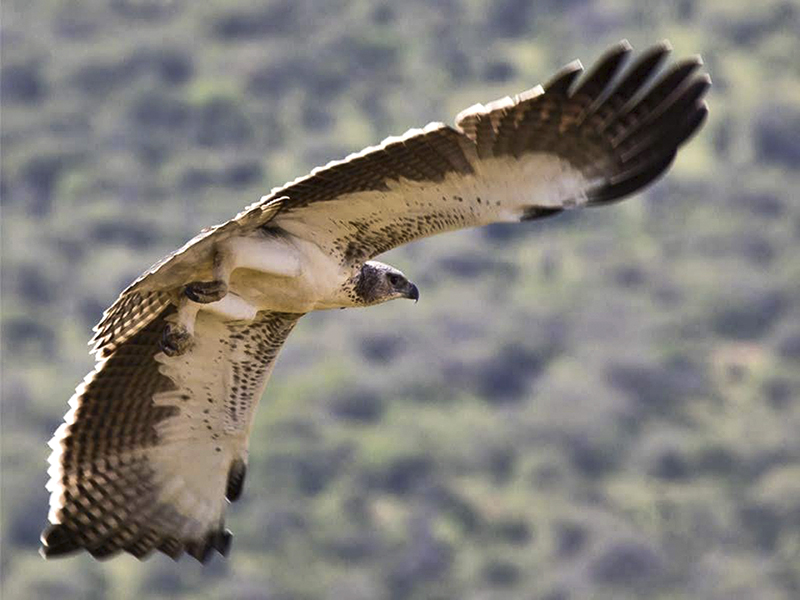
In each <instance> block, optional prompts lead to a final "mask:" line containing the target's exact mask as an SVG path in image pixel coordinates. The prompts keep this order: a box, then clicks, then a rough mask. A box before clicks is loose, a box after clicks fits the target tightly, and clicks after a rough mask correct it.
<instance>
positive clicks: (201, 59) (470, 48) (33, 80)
mask: <svg viewBox="0 0 800 600" xmlns="http://www.w3.org/2000/svg"><path fill="white" fill-rule="evenodd" d="M798 31H800V6H798V4H797V2H796V1H794V0H765V1H764V2H758V3H752V2H744V1H742V0H734V1H728V0H709V1H701V0H678V1H675V2H651V1H648V2H631V1H629V0H602V1H601V0H597V1H581V0H570V1H568V2H555V1H554V0H542V1H539V2H529V1H526V0H495V1H494V2H491V3H488V2H483V1H482V0H481V1H479V0H447V1H445V0H440V1H438V2H430V3H428V2H419V1H407V2H371V1H366V0H353V1H345V0H335V1H332V2H321V1H319V2H314V1H310V0H271V1H268V2H260V3H252V2H242V1H236V2H222V1H220V0H216V1H213V2H190V1H188V0H86V1H81V2H76V1H66V0H64V1H45V0H38V1H35V2H31V1H28V0H5V1H4V2H3V5H2V38H1V39H0V43H1V44H2V80H1V81H0V92H2V138H1V139H0V141H1V142H2V173H1V177H0V195H1V196H2V222H1V223H0V226H1V227H2V281H1V283H2V293H3V297H2V334H3V341H2V367H3V371H2V403H1V404H0V411H1V412H0V417H1V418H2V441H1V442H0V443H1V449H2V521H1V522H0V529H1V530H2V532H1V533H0V535H1V536H2V555H1V556H0V568H1V572H0V577H1V578H2V579H1V583H2V590H3V595H4V597H6V598H9V599H10V598H50V597H53V598H62V599H63V598H105V597H113V598H122V599H126V598H178V597H180V598H187V599H188V598H193V599H194V598H197V599H199V598H231V599H234V598H237V599H238V598H269V599H316V598H326V599H339V598H343V599H344V598H346V599H361V598H363V599H374V598H389V599H392V600H405V599H432V598H439V599H444V598H459V599H495V598H496V599H501V598H515V599H516V598H547V599H549V600H557V599H567V598H587V597H592V598H636V597H646V598H657V599H659V598H660V599H666V598H677V597H691V598H719V599H722V598H725V599H727V598H756V597H757V598H764V599H772V598H774V599H780V598H789V597H798V596H800V402H798V400H800V259H799V258H798V250H797V249H798V244H800V205H798V199H797V194H796V190H797V189H800V169H799V167H800V142H798V140H800V70H798V67H797V64H798V63H797V57H798V55H800V38H798V35H797V32H798ZM623 37H627V38H628V39H630V41H631V42H632V43H633V44H634V46H635V47H638V48H642V47H644V46H645V45H647V44H649V43H652V42H654V41H656V40H659V39H662V38H665V37H666V38H669V39H670V40H671V41H672V43H673V45H674V46H675V49H676V53H677V54H678V55H685V54H689V53H701V54H702V55H703V57H704V59H705V62H706V66H707V67H706V68H707V70H708V71H709V72H710V73H711V75H712V79H713V81H714V87H713V89H712V92H711V94H710V99H709V103H710V105H711V117H710V119H709V122H708V123H707V125H706V127H705V129H704V130H703V132H702V133H701V134H700V136H698V137H697V138H696V139H695V140H694V141H693V142H692V143H691V145H690V146H689V147H688V148H687V149H686V150H685V151H684V152H683V153H682V155H681V156H680V158H679V160H678V161H677V163H676V165H675V167H674V168H673V170H672V172H671V173H670V175H669V176H668V177H667V178H666V179H665V180H663V181H662V182H660V183H658V184H657V185H655V186H654V187H652V188H651V189H649V190H648V191H647V193H645V194H643V195H640V196H639V197H637V198H635V199H633V200H631V201H629V202H626V203H623V204H620V205H618V206H615V207H612V208H605V209H602V210H597V211H582V212H579V213H569V214H566V215H563V216H560V217H556V218H554V219H552V220H548V221H543V222H537V223H529V224H526V225H520V226H497V227H490V228H488V229H484V230H479V231H470V232H461V233H457V234H452V235H448V236H442V237H440V238H435V239H431V240H426V241H423V242H419V243H416V244H413V245H411V246H409V247H406V248H403V249H400V250H397V251H394V252H393V253H391V255H388V256H387V260H388V261H389V262H392V263H393V264H395V265H397V266H398V267H400V268H402V269H404V270H405V271H406V273H407V274H408V275H409V276H410V278H411V279H412V280H415V281H416V282H417V283H418V284H419V285H420V288H421V289H422V301H421V302H420V303H419V304H418V305H417V306H413V305H411V304H406V303H392V304H390V305H387V306H382V307H378V308H374V309H370V310H366V311H345V312H338V311H337V312H335V313H325V314H314V315H311V316H309V317H307V318H305V319H304V320H303V321H302V322H301V324H300V325H299V326H298V329H297V330H296V332H295V333H294V334H293V335H292V337H291V339H290V341H289V343H288V345H287V347H286V349H285V351H284V354H283V355H282V357H281V359H280V361H279V365H278V368H277V369H276V372H275V375H274V377H273V380H272V383H271V385H270V387H269V389H268V391H267V393H266V395H265V399H264V402H263V405H262V407H261V409H260V412H259V414H258V417H257V421H256V424H255V429H254V435H253V441H252V446H251V457H250V470H249V473H248V481H247V486H246V490H245V494H244V497H243V498H242V500H241V501H240V502H239V503H237V504H236V505H234V506H232V507H231V511H230V516H229V520H228V524H229V526H230V527H231V528H232V529H233V531H234V534H235V539H234V545H233V551H232V553H231V556H230V557H229V559H228V560H220V559H217V560H214V561H212V562H211V564H209V565H207V566H205V567H200V566H199V565H197V564H194V563H193V562H190V561H189V560H187V559H184V560H183V561H181V562H179V563H177V564H175V563H173V562H172V561H170V560H169V559H167V558H165V557H163V556H158V557H153V558H151V559H150V560H149V561H147V562H145V563H139V562H137V561H135V560H134V559H132V558H130V557H122V558H118V559H115V560H113V561H110V562H105V563H97V562H95V561H93V560H92V559H90V558H89V557H88V556H78V557H75V558H70V559H66V560H62V561H56V562H47V563H44V562H43V561H42V560H41V559H40V558H39V557H38V555H37V554H36V548H37V542H38V540H37V538H38V533H39V531H40V529H41V528H42V526H43V525H44V521H45V518H46V514H47V496H46V493H45V490H44V484H45V481H46V476H45V469H46V467H45V459H46V457H47V454H48V449H47V447H46V445H45V442H46V441H47V439H48V438H49V437H50V435H51V434H52V431H53V430H54V429H55V427H56V426H57V425H58V423H59V422H60V420H61V417H62V415H63V413H64V412H65V410H66V400H67V398H68V397H69V396H70V395H71V393H72V390H73V388H74V386H75V384H76V383H77V382H78V381H80V379H81V378H82V377H83V375H84V374H85V373H86V372H88V370H89V369H90V367H91V360H90V358H89V356H88V353H87V350H86V347H85V341H86V340H87V339H88V337H89V330H90V327H91V326H92V325H93V324H94V323H95V322H96V321H97V320H98V319H99V317H100V314H101V312H102V310H103V308H104V307H105V306H107V305H108V304H110V303H111V301H112V300H113V299H114V298H115V296H116V294H117V293H118V292H119V291H120V290H121V289H122V288H123V287H124V286H125V285H126V284H127V283H128V282H129V281H130V280H131V279H132V278H134V277H135V276H136V275H138V274H139V272H141V271H142V270H143V269H144V268H145V267H147V266H148V265H149V264H151V263H152V262H154V261H156V260H157V259H158V258H160V257H161V256H162V255H163V254H165V253H167V252H169V251H170V250H172V249H173V248H175V247H176V246H178V245H179V244H181V243H182V242H183V241H185V240H186V239H188V238H189V237H191V236H192V235H194V234H195V233H196V232H197V231H198V230H199V229H200V228H202V227H204V226H206V225H209V224H211V223H215V222H220V221H224V220H226V219H228V218H230V217H231V216H232V215H234V214H235V213H236V212H237V211H238V210H239V209H240V208H241V207H243V206H244V205H246V204H249V203H251V202H252V201H254V200H256V199H257V198H259V197H260V196H261V195H263V194H264V193H266V192H267V191H268V189H269V188H270V187H271V186H274V185H279V184H281V183H283V182H284V181H286V180H288V179H292V178H294V177H296V176H299V175H302V174H304V173H306V172H307V171H308V170H309V169H310V168H312V167H314V166H316V165H318V164H322V163H325V162H327V161H328V160H332V159H336V158H341V157H342V156H344V155H345V154H347V153H349V152H352V151H356V150H358V149H360V148H361V147H363V146H365V145H369V144H374V143H375V142H376V141H378V140H380V139H382V138H383V137H385V136H387V135H390V134H398V133H400V132H402V131H404V130H405V129H407V128H409V127H417V126H421V125H422V124H424V123H426V122H428V121H430V120H444V121H450V120H451V119H452V115H454V114H455V113H456V112H458V111H459V110H461V109H462V108H464V107H466V106H468V105H470V104H472V103H474V102H479V101H488V100H492V99H494V98H497V97H500V96H502V95H505V94H513V93H516V92H519V91H521V90H523V89H525V88H528V87H531V86H532V85H534V84H536V83H538V82H541V81H542V80H544V79H545V78H547V77H548V76H549V75H550V74H551V73H552V72H553V71H554V70H555V69H556V68H557V67H559V66H561V65H562V64H564V63H566V62H568V61H569V60H571V59H573V58H575V57H581V58H582V59H583V60H584V62H585V63H588V62H590V61H591V60H593V59H594V58H595V57H596V56H597V55H598V54H599V52H600V51H602V49H603V48H604V47H606V46H607V45H608V44H610V43H613V42H615V41H617V40H618V39H620V38H623Z"/></svg>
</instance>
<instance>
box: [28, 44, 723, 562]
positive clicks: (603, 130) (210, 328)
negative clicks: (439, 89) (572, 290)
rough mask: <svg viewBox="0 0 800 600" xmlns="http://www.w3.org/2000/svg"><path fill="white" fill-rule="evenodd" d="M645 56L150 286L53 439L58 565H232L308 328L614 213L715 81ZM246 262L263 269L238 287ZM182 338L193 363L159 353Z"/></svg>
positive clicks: (198, 241)
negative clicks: (296, 330) (312, 314)
mask: <svg viewBox="0 0 800 600" xmlns="http://www.w3.org/2000/svg"><path fill="white" fill-rule="evenodd" d="M630 50H631V48H630V45H629V44H628V43H627V42H621V43H619V44H617V45H615V46H614V47H612V48H611V49H609V51H608V52H607V53H606V54H605V55H604V56H603V57H601V59H600V60H599V61H598V62H597V64H596V65H595V67H594V68H593V69H592V70H591V71H590V72H589V73H588V74H586V75H584V76H583V77H581V76H580V75H581V73H582V67H581V66H580V63H578V62H575V63H571V64H570V65H567V66H566V67H565V68H564V69H562V70H561V71H559V72H558V73H557V74H556V75H555V76H554V77H553V78H552V79H551V80H550V81H549V82H548V83H547V84H546V85H545V86H543V87H539V86H537V87H536V88H533V89H531V90H528V91H527V92H523V93H522V94H519V95H518V96H515V97H514V98H508V97H507V98H503V99H501V100H497V101H495V102H492V103H490V104H488V105H485V106H484V105H475V106H473V107H470V108H468V109H466V110H465V111H463V112H462V113H460V114H459V115H458V117H457V118H456V125H455V127H454V128H453V127H449V126H446V125H443V124H441V123H432V124H430V125H428V126H427V127H425V128H424V129H420V130H411V131H409V132H407V133H406V134H405V135H403V136H401V137H399V138H389V139H387V140H385V141H384V142H383V143H382V144H381V145H379V146H376V147H372V148H367V149H365V150H363V151H362V152H359V153H357V154H353V155H351V156H349V157H347V158H346V159H344V160H343V161H337V162H332V163H330V164H328V165H327V166H325V167H322V168H318V169H315V170H314V171H312V172H311V174H309V175H308V176H305V177H302V178H299V179H297V180H295V181H293V182H291V183H289V184H287V185H285V186H283V187H281V188H276V189H274V190H272V192H271V193H270V194H268V195H267V196H264V197H263V198H262V199H261V200H259V201H258V202H256V203H254V204H252V205H250V206H249V207H247V208H246V209H245V210H244V211H242V212H241V213H240V214H239V215H237V216H236V217H235V218H234V219H232V220H231V221H228V222H227V223H224V224H222V225H218V226H215V227H212V228H209V229H206V230H204V231H203V232H202V233H200V234H199V235H198V236H197V237H195V238H194V239H192V240H191V241H189V242H188V243H187V244H186V245H184V246H183V247H182V248H181V249H179V250H177V251H176V252H174V253H173V254H171V255H169V256H167V257H165V258H164V259H163V260H161V261H159V263H157V264H156V265H154V266H153V267H152V268H151V269H149V270H148V271H146V272H145V273H144V274H143V275H142V276H141V277H140V278H139V279H137V280H136V281H135V282H134V283H133V284H131V286H129V287H128V288H127V289H126V290H125V291H123V292H122V294H121V295H120V297H119V298H118V299H117V301H116V302H115V303H114V304H113V305H112V306H111V307H110V308H109V309H108V311H106V313H105V314H104V316H103V319H102V321H101V322H100V323H99V324H98V326H97V327H96V329H95V331H96V333H95V336H94V338H93V339H92V342H91V343H92V345H93V351H94V352H95V353H96V355H97V357H98V363H97V366H96V368H95V370H94V371H93V372H92V373H91V374H90V375H89V376H87V378H86V380H85V382H84V383H83V384H81V385H80V386H79V387H78V389H77V390H76V393H75V395H74V396H73V398H72V399H71V400H70V405H71V407H72V410H70V412H69V413H67V416H66V417H65V423H64V424H63V425H62V426H61V427H60V428H59V430H58V431H57V432H56V435H55V436H54V438H53V440H52V441H51V446H52V447H53V455H52V457H51V459H50V462H51V467H50V471H49V473H50V475H51V480H50V482H49V484H48V489H50V491H51V512H50V521H51V525H50V526H49V527H48V528H47V529H46V530H45V532H44V533H43V535H42V543H43V550H42V552H43V554H44V555H45V556H47V557H50V556H59V555H62V554H66V553H69V552H72V551H76V550H80V549H85V550H87V551H88V552H90V553H91V554H92V555H93V556H96V557H98V558H100V557H106V556H111V555H113V554H115V553H117V552H119V551H126V552H129V553H131V554H133V555H135V556H137V557H140V558H141V557H144V556H146V555H148V554H149V553H151V552H152V551H154V550H160V551H162V552H164V553H166V554H168V555H169V556H172V557H173V558H177V557H178V556H180V555H181V554H182V553H184V552H187V553H189V554H190V555H192V556H194V557H195V558H197V559H198V560H201V561H202V560H205V559H206V558H207V557H208V556H209V555H210V553H212V552H213V551H217V552H220V553H222V554H225V553H227V551H228V549H229V547H230V542H231V535H230V532H228V531H227V530H225V528H224V515H225V508H226V504H227V502H229V501H234V500H236V499H237V498H238V497H239V496H240V494H241V493H242V489H243V482H244V479H245V472H246V463H247V445H248V442H249V440H248V437H249V431H250V426H251V424H252V419H253V414H254V411H255V406H256V403H257V402H258V400H259V398H260V396H261V394H262V392H263V390H264V388H265V386H266V383H267V380H268V377H269V374H270V371H271V369H272V366H273V364H274V361H275V358H276V356H277V354H278V352H279V350H280V348H281V346H282V345H283V343H284V341H285V339H286V338H287V336H288V335H289V333H290V332H291V330H292V328H293V327H294V325H295V324H296V322H297V320H298V319H299V318H300V317H301V316H302V315H303V314H304V313H305V312H307V311H308V310H317V309H320V308H333V307H337V306H340V307H347V306H357V305H363V304H365V303H369V304H372V303H377V302H383V301H387V300H390V299H393V298H396V297H406V298H412V299H416V298H418V297H419V293H418V291H417V289H416V286H414V285H413V284H411V283H410V282H408V281H407V280H405V278H404V276H402V274H401V273H399V271H396V270H395V269H392V268H391V267H388V266H386V265H381V264H380V263H366V264H367V267H365V266H364V265H365V261H369V260H370V259H372V258H374V257H375V256H377V255H378V254H381V253H383V252H385V251H387V250H390V249H392V248H395V247H397V246H399V245H402V244H405V243H408V242H410V241H413V240H415V239H419V238H422V237H426V236H429V235H434V234H436V233H440V232H444V231H451V230H454V229H459V228H463V227H472V226H480V225H485V224H488V223H492V222H497V221H525V220H530V219H539V218H543V217H547V216H550V215H554V214H557V213H558V212H561V211H563V210H566V209H569V208H572V207H575V206H581V205H589V206H592V205H602V204H607V203H610V202H615V201H618V200H620V199H622V198H623V197H625V196H627V195H629V194H631V193H634V192H636V191H638V190H640V189H642V188H643V187H644V186H646V185H648V184H650V183H651V182H652V181H653V180H654V179H656V178H657V177H658V176H660V175H661V174H662V173H664V172H665V171H666V169H667V168H668V167H669V165H670V164H671V163H672V161H673V160H674V158H675V155H676V153H677V151H678V148H679V147H680V146H681V145H682V144H683V143H684V142H686V140H687V139H688V138H689V137H690V136H691V135H692V134H693V133H694V132H695V131H697V129H698V128H699V127H700V126H701V124H702V122H703V120H704V119H705V117H706V114H707V108H706V105H705V103H704V102H703V97H704V95H705V93H706V91H707V89H708V87H709V85H710V80H709V79H708V77H707V76H706V75H702V74H697V70H698V67H699V66H700V64H701V63H700V61H699V59H689V60H685V61H683V62H679V63H677V64H676V65H675V66H673V67H672V68H671V69H669V70H667V71H666V72H665V73H664V74H662V75H660V76H657V71H658V70H659V66H660V65H661V63H663V61H664V59H665V57H666V55H667V54H668V52H669V46H668V44H666V43H662V44H658V45H656V46H653V47H652V48H650V49H648V50H647V51H645V52H644V53H642V55H641V56H640V57H639V58H638V60H637V61H635V62H634V64H633V65H632V66H631V67H630V68H628V69H627V70H624V71H623V69H622V66H623V63H624V62H625V59H626V58H627V57H628V55H629V54H630ZM653 80H654V82H653V83H651V81H653ZM241 240H244V241H246V242H247V243H248V244H249V245H248V246H246V248H247V250H241V248H245V246H242V245H239V246H236V242H237V241H241ZM295 247H296V248H300V249H301V250H302V251H301V250H298V251H297V252H295V250H294V249H293V248H295ZM231 248H234V250H231ZM235 248H239V250H235ZM253 248H255V251H254V250H253ZM226 252H227V254H226ZM315 253H317V254H315ZM256 255H258V256H256ZM244 259H248V260H251V261H252V260H254V259H259V260H260V262H258V263H257V266H253V265H249V264H248V265H246V269H239V270H238V271H237V270H236V269H237V268H238V267H241V266H242V264H243V263H240V262H237V261H241V260H244ZM226 261H227V262H226ZM229 263H230V264H231V265H234V266H230V265H229V271H225V269H224V268H223V267H224V266H225V265H226V264H229ZM295 263H296V264H295ZM372 264H374V265H377V266H376V267H375V268H372V267H371V266H369V265H372ZM220 265H222V266H220ZM292 265H294V266H292ZM295 267H296V268H295ZM271 269H273V270H275V272H274V273H273V272H272V270H271ZM243 272H244V273H245V274H242V273H243ZM254 273H255V274H254ZM275 273H277V274H278V275H279V277H278V278H277V279H276V278H275V277H276V275H275ZM363 273H372V274H377V275H376V276H375V277H373V279H374V280H375V281H372V280H370V281H367V279H366V278H363V279H360V278H361V277H362V274H363ZM312 275H313V277H312ZM220 277H222V278H223V279H220V280H219V281H221V282H222V283H224V284H225V285H224V286H221V285H220V286H217V285H216V284H217V283H218V281H217V279H219V278H220ZM226 278H229V279H226ZM381 278H390V279H391V281H392V282H394V283H391V282H390V280H389V279H381ZM209 280H212V281H211V282H210V283H212V284H214V285H211V286H210V287H209V289H212V288H213V289H223V290H229V291H227V292H226V294H225V295H224V296H223V298H222V300H220V301H219V302H217V301H214V304H199V303H197V302H195V303H194V304H192V303H191V302H189V301H187V294H186V293H185V290H186V286H187V285H189V284H194V283H196V282H204V281H205V282H208V281H209ZM320 282H322V283H320ZM331 282H333V283H331ZM337 282H338V283H337ZM228 284H230V285H228ZM259 286H260V287H259ZM325 286H329V287H325ZM330 286H333V287H330ZM336 286H339V287H336ZM367 288H368V289H367ZM253 290H255V292H254V291H253ZM362 292H363V293H362ZM248 294H249V295H248ZM303 294H306V295H307V296H308V298H305V297H304V296H303ZM315 294H316V295H315ZM337 294H338V295H337ZM359 294H361V295H360V296H359ZM189 296H190V297H191V295H189ZM366 297H369V298H370V301H369V302H365V301H364V300H363V298H366ZM195 299H196V298H195ZM306 300H307V301H306ZM215 305H219V306H220V307H219V308H216V309H215V308H214V306H215ZM215 310H216V312H215ZM168 324H169V325H170V328H169V329H168V328H167V325H168ZM180 327H183V330H185V332H184V335H185V336H186V338H185V339H188V340H189V342H188V344H187V345H186V348H183V347H182V348H181V349H180V351H177V350H176V351H174V352H169V353H166V352H164V351H162V350H163V349H164V345H163V343H162V338H164V336H166V335H167V333H168V331H169V330H171V329H176V330H177V329H179V328H180Z"/></svg>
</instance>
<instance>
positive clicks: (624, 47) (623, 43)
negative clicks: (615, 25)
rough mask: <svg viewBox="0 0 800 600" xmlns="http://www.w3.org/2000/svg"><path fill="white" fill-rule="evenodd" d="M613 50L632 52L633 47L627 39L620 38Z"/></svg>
mask: <svg viewBox="0 0 800 600" xmlns="http://www.w3.org/2000/svg"><path fill="white" fill-rule="evenodd" d="M614 48H615V49H616V50H617V51H618V52H630V51H632V50H633V46H632V45H631V43H630V42H629V41H628V38H622V39H621V40H620V41H618V42H617V43H616V44H614Z"/></svg>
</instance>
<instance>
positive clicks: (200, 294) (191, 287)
mask: <svg viewBox="0 0 800 600" xmlns="http://www.w3.org/2000/svg"><path fill="white" fill-rule="evenodd" d="M183 293H184V294H186V297H187V298H189V300H192V301H193V302H198V303H200V304H209V303H211V302H217V301H218V300H222V299H223V298H224V297H225V296H226V295H227V293H228V284H227V283H225V282H224V281H223V280H221V279H215V280H214V281H193V282H191V283H187V284H186V287H185V288H184V289H183Z"/></svg>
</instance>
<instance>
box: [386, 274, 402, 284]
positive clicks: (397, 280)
mask: <svg viewBox="0 0 800 600" xmlns="http://www.w3.org/2000/svg"><path fill="white" fill-rule="evenodd" d="M389 283H391V284H392V285H394V286H396V285H397V284H398V283H400V275H395V274H394V273H391V274H390V275H389Z"/></svg>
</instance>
